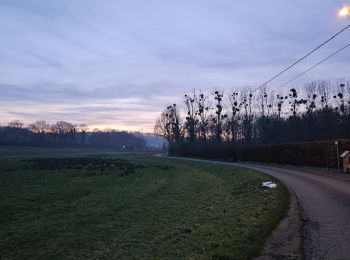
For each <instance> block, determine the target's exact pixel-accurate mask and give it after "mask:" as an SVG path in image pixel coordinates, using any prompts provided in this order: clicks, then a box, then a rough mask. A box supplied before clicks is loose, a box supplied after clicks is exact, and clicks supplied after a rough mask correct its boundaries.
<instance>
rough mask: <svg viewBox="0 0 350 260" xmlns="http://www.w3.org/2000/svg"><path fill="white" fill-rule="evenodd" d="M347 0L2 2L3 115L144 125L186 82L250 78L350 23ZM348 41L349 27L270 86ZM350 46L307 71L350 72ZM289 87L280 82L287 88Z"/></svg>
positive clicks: (265, 74)
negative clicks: (343, 13)
mask: <svg viewBox="0 0 350 260" xmlns="http://www.w3.org/2000/svg"><path fill="white" fill-rule="evenodd" d="M346 4H348V5H350V0H324V1H320V0H308V1H305V0H293V1H282V0H266V1H261V0H235V1H232V0H215V1H212V0H168V1H165V0H143V1H139V0H109V1H107V0H50V1H48V0H0V35H1V37H0V123H1V124H5V123H6V122H8V121H10V120H13V119H20V120H22V121H24V122H26V123H30V122H32V121H34V120H39V119H44V120H47V121H49V122H54V121H57V120H66V121H70V122H75V123H87V124H89V125H90V126H92V127H95V126H98V127H101V128H104V127H112V128H117V129H128V130H142V131H152V128H153V124H154V121H155V118H156V117H157V116H158V115H159V113H160V111H161V110H162V109H163V108H164V106H166V105H168V104H169V103H172V102H173V101H174V100H175V101H178V100H180V97H181V96H182V95H183V94H184V93H185V92H186V91H190V90H192V89H193V88H196V89H204V90H208V91H210V90H212V89H213V88H214V87H220V88H221V89H222V90H224V91H225V92H229V91H231V90H232V89H233V88H234V87H241V86H257V85H259V84H262V83H263V82H264V81H266V80H267V79H269V78H270V77H271V76H273V75H274V74H276V73H278V72H279V71H281V69H283V68H284V67H286V66H288V65H289V64H291V63H292V62H294V61H295V60H297V59H298V58H300V57H301V56H302V55H304V54H305V53H307V52H308V51H310V50H311V49H312V48H314V47H316V46H317V45H318V44H319V43H321V42H323V41H324V40H326V39H327V38H328V37H330V36H331V35H333V34H334V33H336V32H337V31H339V30H340V29H342V28H343V27H345V26H346V25H347V24H349V23H350V17H349V18H347V19H340V18H339V17H338V16H337V9H339V8H340V7H341V6H342V5H346ZM348 43H350V30H348V31H346V32H345V33H343V34H342V35H340V36H339V37H337V38H336V39H335V40H334V41H332V42H331V43H329V44H328V45H327V46H325V47H324V48H322V50H320V51H319V52H317V53H315V54H314V55H313V56H312V57H311V58H310V59H307V60H306V61H304V62H303V63H301V64H300V65H299V66H298V67H296V68H294V69H293V70H291V71H289V72H288V73H286V74H285V75H284V76H283V77H280V78H279V79H277V80H275V81H273V82H272V83H271V84H270V85H269V87H270V88H271V89H273V88H274V87H276V86H279V84H281V83H284V82H285V81H286V80H289V79H290V78H292V77H293V76H295V75H297V74H298V73H300V72H302V71H303V70H305V69H306V68H308V67H309V66H311V65H313V64H315V63H317V62H318V61H320V60H321V59H323V58H324V57H326V56H327V55H329V54H331V53H332V52H334V51H335V50H337V49H339V48H341V47H343V46H345V45H346V44H348ZM349 60H350V48H348V49H346V50H344V52H342V53H341V54H339V55H338V56H336V57H334V58H333V59H331V60H330V61H328V62H327V63H325V64H323V65H322V66H320V67H318V68H317V69H315V70H313V71H312V72H310V73H308V74H307V75H305V76H304V77H302V78H301V79H300V80H298V81H295V82H294V83H293V84H294V85H302V84H304V83H305V82H307V81H309V80H312V79H320V78H327V79H328V78H329V79H339V78H344V77H347V78H350V75H349V72H350V70H349V68H350V66H349V65H350V64H349ZM287 88H288V86H286V89H287Z"/></svg>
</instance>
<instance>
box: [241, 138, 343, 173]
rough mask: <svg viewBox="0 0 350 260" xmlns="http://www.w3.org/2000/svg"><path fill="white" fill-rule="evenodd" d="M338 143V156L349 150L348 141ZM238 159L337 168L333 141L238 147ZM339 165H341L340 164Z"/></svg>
mask: <svg viewBox="0 0 350 260" xmlns="http://www.w3.org/2000/svg"><path fill="white" fill-rule="evenodd" d="M338 142H339V155H341V154H342V153H343V152H344V151H346V150H350V140H349V139H342V140H338ZM238 158H239V160H241V161H251V162H265V163H278V164H291V165H304V166H314V167H327V168H337V165H338V162H337V150H336V145H335V140H327V141H316V142H301V143H288V144H276V145H255V146H240V147H239V149H238ZM340 163H341V165H342V162H340ZM341 165H340V167H341Z"/></svg>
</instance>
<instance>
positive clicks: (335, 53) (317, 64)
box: [274, 43, 350, 91]
mask: <svg viewBox="0 0 350 260" xmlns="http://www.w3.org/2000/svg"><path fill="white" fill-rule="evenodd" d="M349 46H350V43H349V44H347V45H345V46H344V47H343V48H340V49H339V50H337V51H336V52H333V53H332V54H331V55H329V56H328V57H327V58H325V59H323V60H321V61H320V62H318V63H316V64H315V65H313V66H312V67H310V68H308V69H307V70H305V71H304V72H302V73H300V74H299V75H297V76H295V77H294V78H292V79H291V80H289V81H287V82H286V83H284V84H282V85H281V86H279V87H278V88H276V89H274V91H275V90H278V89H280V88H282V87H284V86H285V85H287V84H289V83H291V82H292V81H294V80H296V79H297V78H300V77H301V76H303V75H304V74H306V73H308V72H309V71H310V70H312V69H314V68H316V67H317V66H319V65H320V64H322V63H323V62H325V61H327V60H329V59H330V58H332V57H333V56H335V55H337V54H338V53H339V52H341V51H342V50H344V49H346V48H347V47H349Z"/></svg>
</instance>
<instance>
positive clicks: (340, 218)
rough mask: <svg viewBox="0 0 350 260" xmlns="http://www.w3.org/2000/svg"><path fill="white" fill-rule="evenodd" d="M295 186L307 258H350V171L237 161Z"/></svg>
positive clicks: (291, 186) (289, 185)
mask: <svg viewBox="0 0 350 260" xmlns="http://www.w3.org/2000/svg"><path fill="white" fill-rule="evenodd" d="M235 165H238V166H241V167H247V168H251V169H254V170H258V171H261V172H264V173H266V174H268V175H271V176H273V177H275V178H277V179H279V180H280V181H282V182H283V183H284V184H285V185H287V186H288V187H289V188H291V189H292V190H293V191H294V192H295V194H296V196H297V197H298V200H299V203H300V206H301V207H302V222H303V228H302V232H303V234H302V235H303V255H304V258H305V259H350V175H347V174H340V173H336V172H334V171H332V172H327V171H325V170H322V169H312V168H305V167H292V166H280V165H279V166H276V165H273V166H271V165H264V164H255V163H237V164H235Z"/></svg>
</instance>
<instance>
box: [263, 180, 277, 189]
mask: <svg viewBox="0 0 350 260" xmlns="http://www.w3.org/2000/svg"><path fill="white" fill-rule="evenodd" d="M262 186H263V187H264V188H269V189H276V188H277V184H276V183H274V182H272V181H264V182H263V183H262Z"/></svg>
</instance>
